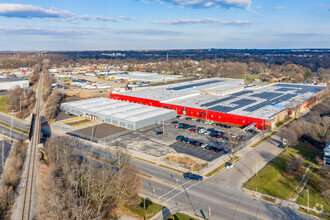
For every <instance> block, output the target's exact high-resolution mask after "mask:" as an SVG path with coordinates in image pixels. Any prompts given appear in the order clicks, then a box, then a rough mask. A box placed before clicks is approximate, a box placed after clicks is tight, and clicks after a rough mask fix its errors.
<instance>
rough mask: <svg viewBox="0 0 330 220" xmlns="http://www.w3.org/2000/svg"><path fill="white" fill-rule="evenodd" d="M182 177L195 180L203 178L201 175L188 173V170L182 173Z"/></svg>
mask: <svg viewBox="0 0 330 220" xmlns="http://www.w3.org/2000/svg"><path fill="white" fill-rule="evenodd" d="M183 177H184V178H185V179H186V180H197V181H200V180H203V177H202V176H200V175H198V174H193V173H190V172H189V173H185V174H183Z"/></svg>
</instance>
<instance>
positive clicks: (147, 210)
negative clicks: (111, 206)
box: [126, 198, 163, 219]
mask: <svg viewBox="0 0 330 220" xmlns="http://www.w3.org/2000/svg"><path fill="white" fill-rule="evenodd" d="M126 208H127V209H128V210H129V211H130V212H132V213H133V214H135V215H137V216H139V217H140V218H143V217H144V216H145V217H146V218H147V219H150V218H152V217H153V216H154V215H156V214H157V213H158V212H160V211H161V210H162V209H163V206H162V205H159V204H157V203H154V202H152V201H151V200H149V199H145V198H141V199H140V203H139V205H138V206H134V207H126Z"/></svg>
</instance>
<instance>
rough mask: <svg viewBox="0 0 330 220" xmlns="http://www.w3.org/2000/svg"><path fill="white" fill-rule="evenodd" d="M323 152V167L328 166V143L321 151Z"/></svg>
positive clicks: (329, 155) (329, 149) (329, 160)
mask: <svg viewBox="0 0 330 220" xmlns="http://www.w3.org/2000/svg"><path fill="white" fill-rule="evenodd" d="M323 152H324V157H323V160H324V165H328V164H330V141H329V142H328V144H327V146H326V147H325V148H324V150H323Z"/></svg>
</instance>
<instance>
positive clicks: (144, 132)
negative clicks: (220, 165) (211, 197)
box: [113, 118, 253, 161]
mask: <svg viewBox="0 0 330 220" xmlns="http://www.w3.org/2000/svg"><path fill="white" fill-rule="evenodd" d="M182 124H186V126H191V128H190V127H189V128H182V127H181V128H177V127H179V126H180V125H182ZM199 127H203V128H202V129H204V133H202V132H200V133H199V132H196V131H191V129H196V128H199ZM208 129H209V130H210V129H214V130H216V131H217V132H220V133H221V134H222V135H218V136H215V135H213V137H211V136H210V134H211V133H212V132H209V131H207V130H208ZM162 132H164V133H163V134H161V133H162ZM205 132H206V133H205ZM178 136H183V137H185V138H186V139H188V140H189V141H188V143H187V141H182V140H181V139H180V140H177V138H178ZM252 136H253V134H251V133H246V132H244V131H243V130H242V129H240V128H236V127H232V128H229V127H227V128H226V127H221V126H219V124H218V125H216V124H204V122H203V121H196V120H194V119H191V120H186V118H183V119H179V118H176V119H173V120H170V121H168V122H165V124H164V125H163V124H162V123H160V124H157V125H153V126H149V127H147V128H144V129H139V130H137V131H132V132H130V133H129V134H125V135H123V136H121V137H119V138H117V139H116V140H114V141H113V143H114V142H117V143H118V142H120V143H121V144H122V146H123V147H125V148H129V149H134V150H137V151H141V152H144V153H147V154H151V155H153V156H164V155H166V154H168V153H183V154H187V155H191V156H194V157H196V158H199V159H202V160H205V161H212V160H214V159H216V158H218V157H220V156H221V155H223V154H226V153H228V152H230V151H231V150H232V149H233V150H235V148H236V147H237V146H238V145H240V144H241V143H243V142H244V141H246V140H249V139H250V138H251V137H252ZM189 142H192V143H189ZM197 142H199V143H200V145H198V143H197ZM201 144H204V145H203V146H201Z"/></svg>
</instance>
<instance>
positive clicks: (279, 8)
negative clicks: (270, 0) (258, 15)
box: [273, 6, 285, 10]
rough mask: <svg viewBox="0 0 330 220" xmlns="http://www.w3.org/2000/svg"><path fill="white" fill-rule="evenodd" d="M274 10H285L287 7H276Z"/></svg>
mask: <svg viewBox="0 0 330 220" xmlns="http://www.w3.org/2000/svg"><path fill="white" fill-rule="evenodd" d="M273 9H274V10H284V9H285V7H283V6H276V7H274V8H273Z"/></svg>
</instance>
